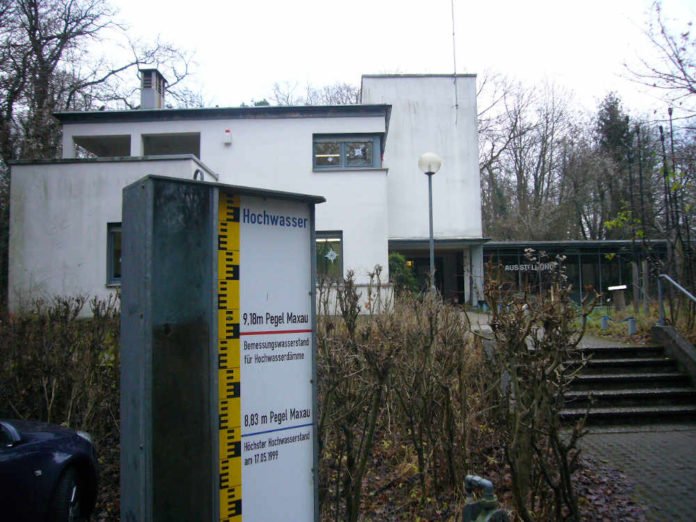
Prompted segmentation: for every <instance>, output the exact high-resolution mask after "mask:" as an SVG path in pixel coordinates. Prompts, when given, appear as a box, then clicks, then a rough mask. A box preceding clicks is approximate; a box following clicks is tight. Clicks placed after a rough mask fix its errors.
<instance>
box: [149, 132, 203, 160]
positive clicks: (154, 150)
mask: <svg viewBox="0 0 696 522" xmlns="http://www.w3.org/2000/svg"><path fill="white" fill-rule="evenodd" d="M172 154H193V155H194V156H196V157H197V158H200V157H201V135H200V134H199V133H197V132H195V133H179V134H143V155H144V156H170V155H172Z"/></svg>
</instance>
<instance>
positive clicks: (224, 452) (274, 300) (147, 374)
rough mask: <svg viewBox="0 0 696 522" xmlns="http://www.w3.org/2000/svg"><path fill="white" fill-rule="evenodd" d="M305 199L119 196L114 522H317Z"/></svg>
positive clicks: (209, 189)
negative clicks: (117, 500) (117, 504)
mask: <svg viewBox="0 0 696 522" xmlns="http://www.w3.org/2000/svg"><path fill="white" fill-rule="evenodd" d="M322 201H323V198H320V197H316V196H305V195H299V194H290V193H281V192H272V191H263V190H256V189H250V188H245V187H232V186H226V185H218V184H209V183H201V182H193V181H185V180H180V179H170V178H163V177H157V176H149V177H147V178H144V179H143V180H140V181H138V182H136V183H134V184H133V185H130V186H129V187H127V188H126V189H125V190H124V203H123V216H124V218H123V225H122V230H123V239H122V241H123V260H122V266H123V275H122V321H121V322H122V326H121V330H122V331H121V514H122V515H121V516H122V520H129V521H130V520H133V521H150V520H153V521H158V520H211V521H230V522H231V521H242V520H243V521H245V522H246V521H266V520H318V503H317V489H316V488H317V478H318V477H317V467H318V466H317V440H316V391H315V386H314V383H315V382H316V380H315V374H316V371H315V366H314V352H315V339H314V324H315V317H314V316H315V310H314V288H315V281H314V205H315V204H317V203H320V202H322Z"/></svg>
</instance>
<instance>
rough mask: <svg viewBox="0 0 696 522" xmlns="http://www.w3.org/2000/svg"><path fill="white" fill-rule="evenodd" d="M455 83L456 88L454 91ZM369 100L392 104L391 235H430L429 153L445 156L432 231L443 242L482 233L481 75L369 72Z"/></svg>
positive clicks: (388, 160) (365, 84)
mask: <svg viewBox="0 0 696 522" xmlns="http://www.w3.org/2000/svg"><path fill="white" fill-rule="evenodd" d="M455 87H456V90H455ZM362 103H369V104H379V103H389V104H391V105H392V113H391V119H390V122H389V138H388V140H387V148H386V150H385V153H384V166H385V167H387V168H388V169H389V237H390V238H391V239H423V238H427V237H429V229H428V180H427V177H426V176H425V175H424V174H423V173H422V172H421V171H420V170H419V169H418V158H419V157H420V155H421V154H423V153H424V152H435V153H436V154H438V155H439V156H440V157H441V158H442V160H443V165H442V168H441V169H440V171H439V172H438V173H437V174H435V175H434V176H433V228H434V235H435V237H436V238H439V239H451V238H481V236H482V228H481V188H480V177H479V169H478V134H477V119H476V118H477V114H476V77H475V76H473V75H459V76H457V78H456V84H455V78H454V76H451V75H449V76H428V75H397V76H363V81H362Z"/></svg>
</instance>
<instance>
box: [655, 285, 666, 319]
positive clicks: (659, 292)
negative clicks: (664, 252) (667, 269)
mask: <svg viewBox="0 0 696 522" xmlns="http://www.w3.org/2000/svg"><path fill="white" fill-rule="evenodd" d="M657 302H658V306H659V308H660V319H659V321H658V323H657V324H659V325H660V326H664V325H665V301H664V295H663V292H662V275H658V276H657Z"/></svg>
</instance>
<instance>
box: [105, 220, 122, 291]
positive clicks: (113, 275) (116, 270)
mask: <svg viewBox="0 0 696 522" xmlns="http://www.w3.org/2000/svg"><path fill="white" fill-rule="evenodd" d="M106 230H107V233H106V284H107V285H120V284H121V223H107V225H106Z"/></svg>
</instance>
